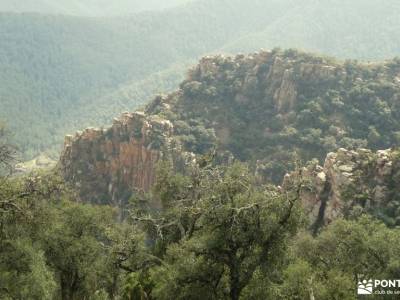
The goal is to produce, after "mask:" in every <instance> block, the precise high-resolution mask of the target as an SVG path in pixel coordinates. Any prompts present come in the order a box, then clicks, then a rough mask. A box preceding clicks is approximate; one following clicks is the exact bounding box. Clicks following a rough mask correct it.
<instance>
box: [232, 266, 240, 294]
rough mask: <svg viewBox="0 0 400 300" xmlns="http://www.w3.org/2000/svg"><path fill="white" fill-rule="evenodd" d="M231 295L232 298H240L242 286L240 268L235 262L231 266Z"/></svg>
mask: <svg viewBox="0 0 400 300" xmlns="http://www.w3.org/2000/svg"><path fill="white" fill-rule="evenodd" d="M229 269H230V270H229V271H230V272H229V273H230V293H229V294H230V297H231V300H239V296H240V292H241V288H240V275H239V268H238V267H237V264H236V263H233V264H232V265H231V266H230V268H229Z"/></svg>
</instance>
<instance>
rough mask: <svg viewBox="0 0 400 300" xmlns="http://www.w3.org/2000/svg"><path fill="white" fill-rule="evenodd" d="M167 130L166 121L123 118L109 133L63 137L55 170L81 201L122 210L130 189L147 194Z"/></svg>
mask: <svg viewBox="0 0 400 300" xmlns="http://www.w3.org/2000/svg"><path fill="white" fill-rule="evenodd" d="M172 130H173V126H172V124H171V122H169V121H168V120H164V119H162V118H160V117H158V116H147V115H145V114H144V113H142V112H135V113H124V114H123V115H122V116H121V117H120V118H118V119H114V123H113V125H112V126H111V127H110V128H108V129H99V128H88V129H86V130H84V131H83V132H78V133H76V135H75V136H66V138H65V146H64V151H63V153H62V155H61V160H60V168H61V170H62V172H63V174H64V176H65V178H66V179H67V180H68V181H70V182H73V183H74V184H75V185H76V186H77V187H78V188H79V189H80V192H81V195H82V196H83V198H84V199H87V200H88V201H91V202H94V203H109V204H113V205H121V202H123V201H126V200H127V199H128V198H129V196H130V195H131V193H132V191H133V190H142V191H148V190H149V188H150V186H151V185H152V183H153V181H154V176H155V174H154V173H155V167H156V164H157V161H158V160H159V159H160V157H161V156H162V155H163V151H162V150H164V149H167V148H168V147H169V142H170V136H171V133H172Z"/></svg>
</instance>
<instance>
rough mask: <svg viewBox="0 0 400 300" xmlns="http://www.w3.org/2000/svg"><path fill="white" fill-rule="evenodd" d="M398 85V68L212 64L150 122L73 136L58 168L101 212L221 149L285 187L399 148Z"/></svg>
mask: <svg viewBox="0 0 400 300" xmlns="http://www.w3.org/2000/svg"><path fill="white" fill-rule="evenodd" d="M399 78H400V61H399V60H392V61H387V62H384V63H380V64H359V63H356V62H340V61H336V60H334V59H332V58H326V57H321V56H315V55H311V54H307V53H301V52H298V51H295V50H287V51H280V50H273V51H261V52H258V53H254V54H251V55H247V56H245V55H237V56H235V57H224V56H213V57H205V58H203V59H201V60H200V62H199V64H198V65H197V66H195V67H194V68H192V69H191V70H190V71H189V73H188V75H187V78H186V80H185V81H183V82H182V84H181V85H180V87H179V89H178V90H177V91H176V92H174V93H171V94H169V95H166V96H158V97H156V98H155V99H154V100H153V101H151V102H150V103H149V105H148V106H147V107H146V109H145V111H144V112H143V113H141V112H136V113H125V114H124V115H123V116H122V117H121V118H120V119H116V120H115V122H114V124H113V125H112V127H111V128H109V129H106V130H104V129H93V128H92V129H87V130H85V131H84V132H81V133H78V134H76V135H75V136H68V137H67V138H66V142H65V149H64V151H63V154H62V156H61V160H60V167H61V170H62V172H63V174H64V176H65V178H66V179H67V180H68V181H70V182H73V183H74V184H75V185H77V186H78V187H80V190H81V194H82V195H83V196H84V198H85V199H88V200H90V201H92V202H97V203H116V202H117V203H118V202H121V201H122V202H123V201H125V200H126V199H127V198H128V197H129V195H130V194H131V193H132V191H133V190H135V189H139V190H144V191H148V190H149V188H150V186H151V184H152V182H153V181H154V176H155V175H154V168H155V165H156V163H157V161H158V160H159V159H160V158H161V157H163V156H164V157H165V155H166V153H168V152H169V151H170V149H171V148H172V149H176V151H175V152H176V153H178V152H179V153H194V154H205V153H207V152H209V151H210V150H211V149H213V148H216V149H217V151H218V152H224V153H231V154H232V155H233V156H234V157H236V158H237V159H239V160H242V161H247V162H249V163H250V165H251V166H253V167H254V168H255V169H257V173H258V175H259V177H260V178H262V180H264V181H272V182H274V183H281V181H282V178H283V176H284V174H286V173H287V172H288V171H290V170H291V169H293V166H294V162H295V161H297V160H299V159H300V160H302V161H309V160H311V159H313V158H317V159H318V160H319V163H322V161H323V159H324V157H325V156H326V154H327V153H328V152H331V151H335V150H337V149H339V148H346V149H350V150H351V149H357V148H363V147H364V148H371V149H373V150H377V149H384V148H390V147H392V146H396V145H398V144H399V143H400V79H399ZM185 155H186V154H185ZM328 175H329V174H328V173H327V174H326V176H328ZM321 180H322V174H321ZM332 184H333V183H332ZM328 190H329V189H328V188H327V189H326V191H327V192H326V193H328ZM330 203H331V204H332V205H333V203H335V201H332V202H330ZM331 211H332V214H334V212H335V209H334V207H333V208H332V209H331ZM314 214H316V212H314ZM328 216H329V213H328V214H327V215H326V216H325V217H324V218H329V217H328Z"/></svg>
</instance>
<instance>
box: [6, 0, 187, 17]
mask: <svg viewBox="0 0 400 300" xmlns="http://www.w3.org/2000/svg"><path fill="white" fill-rule="evenodd" d="M189 1H190V0H112V1H110V0H0V11H3V12H18V13H20V12H37V13H42V14H64V15H75V16H116V15H127V14H134V13H138V12H142V11H146V10H160V9H164V8H169V7H173V6H176V5H180V4H183V3H187V2H189Z"/></svg>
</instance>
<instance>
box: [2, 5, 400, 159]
mask: <svg viewBox="0 0 400 300" xmlns="http://www.w3.org/2000/svg"><path fill="white" fill-rule="evenodd" d="M342 2H343V3H342ZM399 11H400V7H399V4H398V1H393V0H390V1H386V2H385V5H384V6H382V5H381V4H380V2H379V1H375V0H368V1H351V2H350V1H347V2H344V1H328V0H326V1H314V0H307V1H302V2H299V1H294V0H285V1H277V0H269V1H259V0H251V1H243V0H234V1H226V0H221V1H213V0H202V1H195V2H194V3H189V4H187V5H185V6H182V7H177V8H173V9H169V10H165V11H162V12H147V13H142V14H136V15H133V16H130V17H115V18H79V17H66V16H46V15H38V14H10V13H2V14H0V40H1V43H0V53H1V58H0V70H1V71H0V80H1V82H2V84H1V86H0V103H1V110H0V119H3V120H4V121H6V123H7V124H8V126H9V128H10V129H11V131H13V132H14V134H15V142H16V144H17V145H18V146H19V148H20V152H22V154H23V156H24V158H26V159H28V158H32V157H33V156H36V155H38V154H39V153H41V152H49V153H50V154H52V155H53V156H55V157H56V156H57V153H58V152H59V149H60V145H61V141H62V137H63V136H64V134H65V133H67V132H73V131H75V130H77V129H79V128H82V127H85V126H88V125H92V126H102V125H104V124H106V123H110V120H111V119H112V118H113V117H114V116H115V114H117V113H119V112H122V111H126V110H134V109H135V108H136V107H137V106H138V105H140V104H142V103H144V102H146V101H148V99H149V98H150V97H152V96H153V95H154V94H155V93H160V92H168V91H170V90H173V89H174V88H176V86H177V84H178V83H179V81H180V80H181V78H182V77H183V76H184V74H183V73H184V72H182V70H183V69H184V68H183V67H182V66H184V65H187V64H190V63H193V61H194V60H195V59H197V58H198V57H199V56H201V55H204V54H206V53H223V52H235V53H236V52H237V51H242V50H243V51H249V50H252V51H253V50H257V49H259V48H261V47H263V48H274V47H276V46H285V47H289V46H290V47H301V48H305V49H312V50H314V51H317V52H323V53H325V54H332V55H338V56H339V57H341V58H355V59H371V60H375V59H380V58H382V57H387V58H389V57H393V56H395V55H397V54H398V52H399V49H398V47H399V46H398V45H399V44H400V43H399V41H398V38H399V35H398V34H396V33H397V32H398V31H399V29H398V28H399V24H398V23H399V22H398V18H397V17H396V16H397V14H398V12H399ZM382 15H385V18H381V17H380V16H382ZM311 20H312V22H311ZM376 31H379V32H380V34H379V35H378V34H375V32H376ZM349 41H350V42H349ZM177 66H178V67H177ZM164 76H165V77H164ZM154 78H156V79H155V80H154ZM128 90H129V93H126V92H125V91H128ZM122 91H123V92H122ZM131 95H133V96H131ZM27 107H29V109H27ZM93 110H94V111H93ZM26 124H30V126H26Z"/></svg>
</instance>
